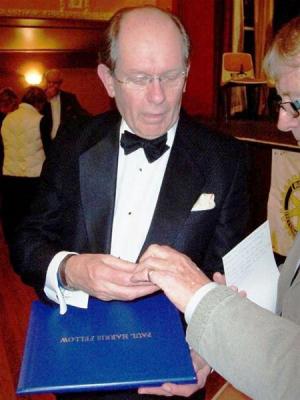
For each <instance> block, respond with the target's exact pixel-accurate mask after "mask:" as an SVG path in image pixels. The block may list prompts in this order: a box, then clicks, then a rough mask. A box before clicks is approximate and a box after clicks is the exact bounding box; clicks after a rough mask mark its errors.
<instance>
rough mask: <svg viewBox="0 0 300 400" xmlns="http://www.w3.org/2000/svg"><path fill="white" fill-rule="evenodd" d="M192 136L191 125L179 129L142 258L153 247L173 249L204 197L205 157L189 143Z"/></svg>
mask: <svg viewBox="0 0 300 400" xmlns="http://www.w3.org/2000/svg"><path fill="white" fill-rule="evenodd" d="M189 134H190V132H189V127H188V124H185V123H181V124H179V125H178V128H177V133H176V137H175V140H174V144H173V147H172V150H171V154H170V158H169V161H168V165H167V168H166V172H165V176H164V179H163V182H162V187H161V190H160V194H159V198H158V201H157V205H156V208H155V212H154V216H153V219H152V223H151V226H150V229H149V232H148V235H147V238H146V241H145V243H144V245H143V248H142V250H141V253H140V254H142V253H143V252H144V251H145V250H146V248H147V247H148V246H149V245H150V244H153V243H158V244H164V245H169V246H172V244H173V243H174V242H175V240H176V237H177V235H178V234H179V232H180V230H181V228H182V226H183V224H184V222H185V220H186V218H187V217H188V216H189V214H190V211H191V209H192V207H193V204H194V203H195V201H196V200H197V198H198V197H199V194H200V193H201V188H202V187H203V185H204V183H205V178H204V175H203V170H204V166H203V168H201V165H202V162H201V157H202V156H201V154H199V151H196V150H195V148H194V146H193V145H192V143H191V142H190V141H189V140H188V135H189ZM198 134H199V133H198ZM195 159H197V163H195V162H194V160H195ZM203 164H204V161H203Z"/></svg>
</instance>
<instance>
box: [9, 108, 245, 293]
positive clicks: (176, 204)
mask: <svg viewBox="0 0 300 400" xmlns="http://www.w3.org/2000/svg"><path fill="white" fill-rule="evenodd" d="M120 122H121V118H120V116H119V114H117V113H106V114H104V115H101V116H99V117H94V118H93V119H92V120H90V121H89V122H88V123H87V124H86V125H85V126H84V127H82V128H81V129H80V131H79V132H76V134H74V130H76V128H75V127H72V126H71V125H70V126H69V127H68V129H66V131H65V132H64V133H63V134H61V135H60V137H59V138H57V140H55V141H54V145H53V147H52V150H51V154H50V155H49V157H48V159H47V160H46V162H45V164H44V168H43V171H42V175H41V181H42V182H41V188H40V192H39V195H38V198H37V199H36V201H35V203H34V205H33V207H32V212H31V214H30V215H29V216H28V217H27V218H26V219H25V221H24V223H23V224H22V226H21V227H20V228H19V230H18V232H17V235H16V240H15V242H14V244H13V245H12V249H11V257H12V261H13V265H14V267H15V269H16V271H17V272H18V273H19V274H20V275H21V277H22V278H23V280H24V281H25V282H26V283H28V284H30V285H32V286H35V287H36V288H37V289H41V288H42V287H43V286H44V282H45V276H46V271H47V267H48V265H49V263H50V261H51V259H52V258H53V256H54V255H55V254H56V253H57V252H59V251H61V250H68V251H75V252H78V253H110V246H111V234H112V222H113V214H114V202H115V192H116V176H117V163H118V152H119V127H120ZM244 146H245V145H244V144H242V143H241V142H239V141H237V140H234V139H232V138H228V137H225V136H223V135H221V134H220V135H217V134H214V133H213V132H211V131H209V130H207V129H206V128H205V127H204V126H202V125H201V124H199V123H197V122H195V121H193V120H192V119H191V118H190V117H188V116H186V115H185V114H183V113H182V114H181V116H180V119H179V123H178V128H177V132H176V136H175V140H174V144H173V147H172V149H171V154H170V158H169V161H168V165H167V168H166V172H165V175H164V179H163V182H162V187H161V190H160V194H159V198H158V201H157V205H156V208H155V212H154V216H153V219H152V222H151V226H150V229H149V231H148V235H147V237H146V240H145V243H144V245H143V248H142V250H141V253H143V252H144V250H145V249H146V248H147V247H148V246H149V245H150V244H152V243H158V244H164V245H169V246H172V247H173V248H175V249H178V250H179V251H182V252H184V253H185V254H187V255H188V256H189V257H191V258H192V259H193V260H194V262H196V263H197V265H199V267H201V268H202V269H203V270H204V271H205V272H206V273H208V275H210V276H211V274H212V273H213V272H214V271H217V270H219V271H222V260H221V257H222V256H223V255H224V254H225V253H226V252H228V251H229V250H230V249H231V248H232V247H233V246H234V245H235V244H237V243H238V242H239V241H240V240H241V239H242V237H243V236H244V233H245V224H246V220H247V187H246V181H247V177H246V175H247V172H246V170H247V168H246V164H247V163H246V153H245V147H244ZM121 151H123V150H121ZM202 193H213V194H214V195H215V203H216V205H215V207H214V208H213V209H209V210H203V211H191V210H192V207H193V205H194V203H195V202H196V200H197V199H198V198H199V196H200V195H201V194H202ZM145 212H147V210H145ZM128 245H129V246H130V243H128Z"/></svg>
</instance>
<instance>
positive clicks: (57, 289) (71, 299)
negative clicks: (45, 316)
mask: <svg viewBox="0 0 300 400" xmlns="http://www.w3.org/2000/svg"><path fill="white" fill-rule="evenodd" d="M69 254H77V253H73V252H68V251H60V252H59V253H57V254H56V255H55V256H54V257H53V258H52V260H51V262H50V264H49V266H48V270H47V275H46V282H45V287H44V292H45V294H46V296H47V297H48V298H49V299H50V300H52V301H54V302H55V303H57V304H59V312H60V314H65V313H66V312H67V304H68V305H71V306H75V307H80V308H87V307H88V300H89V295H88V293H85V292H83V291H82V290H67V289H65V288H63V287H61V286H60V285H59V282H58V279H57V271H58V268H59V265H60V263H61V262H62V261H63V259H64V258H65V257H66V256H67V255H69Z"/></svg>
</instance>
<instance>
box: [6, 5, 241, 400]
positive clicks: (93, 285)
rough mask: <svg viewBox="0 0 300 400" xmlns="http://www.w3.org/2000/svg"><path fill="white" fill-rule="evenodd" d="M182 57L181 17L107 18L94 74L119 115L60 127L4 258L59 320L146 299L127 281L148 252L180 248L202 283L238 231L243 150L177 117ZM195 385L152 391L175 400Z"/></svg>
mask: <svg viewBox="0 0 300 400" xmlns="http://www.w3.org/2000/svg"><path fill="white" fill-rule="evenodd" d="M158 32H159V34H158ZM189 49H190V45H189V38H188V36H187V34H186V32H185V30H184V27H183V26H182V24H181V23H180V21H179V20H178V19H177V18H176V17H175V16H173V15H172V14H169V13H167V12H165V11H162V10H160V9H158V8H155V7H152V6H144V7H139V8H133V9H125V10H121V11H120V12H118V13H117V14H116V15H115V16H114V17H113V18H112V20H111V23H110V25H109V27H108V30H107V31H106V33H105V35H104V37H103V43H102V45H101V52H100V55H101V62H100V65H99V66H98V74H99V77H100V79H101V81H102V82H103V84H104V86H105V88H106V90H107V92H108V94H109V95H110V96H111V97H114V98H115V101H116V105H117V108H118V112H109V113H106V114H104V115H101V116H98V117H95V118H93V119H92V120H91V121H89V122H88V123H87V124H86V125H85V126H82V127H81V128H80V129H78V128H77V130H76V127H74V126H73V125H69V126H66V127H65V132H62V134H61V135H59V137H57V140H56V141H55V143H54V145H53V151H51V154H50V156H49V157H48V159H47V160H46V162H45V165H44V168H43V172H42V184H41V190H40V194H39V196H38V198H37V200H36V202H35V204H34V207H33V209H32V212H31V215H30V216H28V218H27V220H25V222H24V224H23V225H22V226H21V227H20V229H19V232H18V235H17V237H16V241H15V245H14V246H13V248H12V251H11V255H12V260H13V264H14V267H15V269H16V271H17V272H18V273H19V274H20V275H21V277H22V279H23V280H24V282H26V283H28V284H30V285H33V286H35V287H36V288H37V289H38V290H41V289H44V292H45V293H46V295H47V297H48V298H49V299H51V300H53V301H54V302H57V303H59V305H60V311H61V313H64V312H66V311H67V305H69V304H71V305H75V306H82V307H85V306H87V302H88V297H89V295H92V296H94V297H96V298H99V299H101V300H106V301H107V300H114V299H117V300H132V299H136V298H139V297H141V296H145V295H148V294H150V293H153V292H155V291H157V290H158V288H157V286H156V285H153V284H152V283H151V282H150V283H149V282H144V283H141V282H139V283H132V281H131V277H132V274H133V271H134V268H135V264H134V263H135V261H136V260H137V259H138V258H139V257H140V255H141V254H142V253H143V252H144V251H145V249H146V248H147V247H148V246H149V245H150V244H153V243H159V244H166V245H170V246H172V247H174V248H176V249H178V250H180V251H183V252H185V253H186V254H188V255H189V256H190V257H191V258H192V259H193V260H194V261H195V262H196V263H197V264H199V265H201V266H202V268H203V269H204V270H205V271H206V272H207V273H208V274H209V275H211V274H212V273H213V272H215V271H217V270H219V271H222V259H221V257H222V256H223V255H224V254H225V253H226V252H227V251H228V250H230V249H231V248H232V247H233V246H234V245H235V244H237V243H238V242H239V241H240V240H241V238H242V237H243V235H244V228H245V224H246V219H247V188H246V161H245V160H246V156H245V151H244V145H243V144H242V143H240V142H238V141H236V140H234V139H229V138H226V137H225V136H222V135H216V134H214V133H212V132H210V131H209V130H208V129H206V128H205V127H204V126H202V125H201V124H199V123H197V122H195V121H194V120H193V119H191V118H190V117H189V116H187V115H186V114H185V113H184V112H181V111H180V110H181V101H182V95H183V92H184V90H185V86H186V79H187V77H188V73H189V68H190V65H189ZM74 133H75V134H74ZM199 368H200V367H199ZM203 368H204V369H202V368H201V370H202V372H203V370H205V378H206V375H207V371H208V370H209V369H208V368H207V366H206V367H203ZM205 368H206V369H205ZM197 371H198V367H197ZM199 371H200V369H199ZM200 372H201V371H200ZM200 372H199V373H200ZM204 382H205V379H203V380H202V381H200V380H199V383H198V384H197V385H178V386H176V385H172V389H171V391H170V392H164V393H162V394H161V395H162V396H163V394H166V395H170V394H178V395H179V396H178V398H181V396H185V395H186V394H191V393H193V392H194V391H196V390H197V389H199V388H200V387H201V386H203V383H204ZM79 396H80V397H79V398H84V396H83V395H79ZM82 396H83V397H82ZM95 396H96V397H93V396H92V395H88V397H87V398H88V399H94V398H99V399H120V398H122V399H128V400H129V399H130V400H133V399H135V398H142V397H141V396H138V395H137V394H136V393H135V392H134V391H128V392H123V393H120V392H111V393H100V392H99V393H97V394H96V395H95ZM203 396H204V395H203V392H198V393H196V394H195V398H197V399H198V400H199V399H201V398H203ZM63 398H68V397H67V396H64V397H63ZM69 398H72V399H76V398H77V397H76V396H75V395H72V396H71V397H69ZM145 398H147V399H150V398H152V396H151V397H149V396H146V397H145ZM153 398H154V399H157V397H156V396H154V397H153Z"/></svg>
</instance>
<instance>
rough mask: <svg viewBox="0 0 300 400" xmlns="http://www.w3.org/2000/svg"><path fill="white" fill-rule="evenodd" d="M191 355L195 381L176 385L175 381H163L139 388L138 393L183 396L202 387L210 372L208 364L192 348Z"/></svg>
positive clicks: (187, 395) (189, 394)
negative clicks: (156, 384)
mask: <svg viewBox="0 0 300 400" xmlns="http://www.w3.org/2000/svg"><path fill="white" fill-rule="evenodd" d="M191 357H192V361H193V366H194V369H195V372H196V376H197V383H194V384H186V385H178V384H175V383H164V384H163V385H162V386H160V387H147V388H139V389H138V393H139V394H152V395H153V394H154V395H157V396H166V397H171V396H183V397H189V396H191V395H192V394H193V393H195V392H197V391H198V390H200V389H202V388H203V387H204V386H205V383H206V380H207V377H208V375H209V374H210V371H211V368H210V366H209V365H208V364H207V363H206V362H205V361H204V360H203V358H201V357H200V356H199V354H197V353H196V352H195V351H194V350H191Z"/></svg>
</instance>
